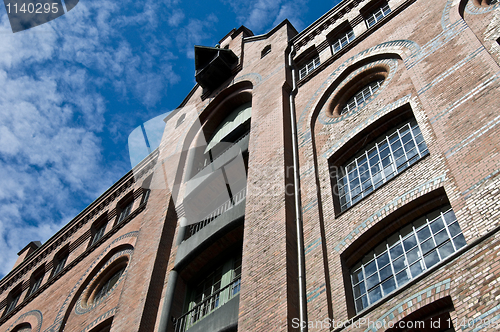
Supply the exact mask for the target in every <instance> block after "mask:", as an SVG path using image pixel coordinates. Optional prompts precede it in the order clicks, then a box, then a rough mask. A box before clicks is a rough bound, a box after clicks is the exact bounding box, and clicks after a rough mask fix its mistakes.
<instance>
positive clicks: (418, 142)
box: [331, 118, 429, 212]
mask: <svg viewBox="0 0 500 332" xmlns="http://www.w3.org/2000/svg"><path fill="white" fill-rule="evenodd" d="M366 137H368V136H366ZM428 154H429V151H428V150H427V144H426V143H425V141H424V138H423V136H422V133H421V131H420V128H419V126H418V124H417V122H416V121H415V119H414V118H410V119H408V120H405V121H404V122H403V123H402V124H401V123H400V124H399V125H397V126H396V127H393V128H391V129H389V130H387V131H386V132H385V133H384V134H382V135H381V136H379V137H378V138H376V139H375V140H374V141H372V142H371V143H370V144H367V145H365V146H364V147H361V148H360V151H359V152H358V153H357V154H356V155H355V156H354V158H351V159H350V160H348V161H347V162H346V163H343V164H341V165H331V167H332V169H333V170H334V171H333V172H334V173H336V175H337V176H336V178H337V182H336V185H334V194H335V195H334V196H335V197H337V198H338V205H337V207H338V208H339V210H340V211H339V212H342V211H345V210H346V209H347V208H349V207H351V206H352V205H353V204H355V203H357V202H358V201H360V200H361V199H362V198H364V197H366V196H367V195H369V194H370V193H371V192H373V191H374V190H376V189H377V188H379V187H380V186H381V185H383V184H384V183H386V182H387V181H389V180H391V179H392V178H393V177H395V176H396V175H398V174H399V173H401V172H403V171H404V170H405V169H407V168H408V167H410V166H411V165H413V164H414V163H416V162H417V161H418V160H420V159H422V158H423V157H424V156H426V155H428Z"/></svg>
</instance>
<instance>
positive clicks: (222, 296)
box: [174, 277, 241, 332]
mask: <svg viewBox="0 0 500 332" xmlns="http://www.w3.org/2000/svg"><path fill="white" fill-rule="evenodd" d="M240 286H241V277H237V278H235V279H234V280H233V281H232V282H231V283H229V285H227V286H225V287H223V288H221V289H219V290H218V291H216V292H215V293H213V294H212V295H210V296H208V297H207V298H205V299H203V301H201V302H200V303H198V304H197V305H195V306H194V307H193V308H192V309H191V310H189V311H188V312H186V313H185V314H184V315H182V316H180V317H179V318H177V319H176V320H175V321H174V330H175V332H183V331H186V330H187V329H189V328H190V327H191V326H193V325H194V324H195V323H196V322H197V321H199V320H201V319H202V318H203V317H205V316H207V315H208V314H210V313H211V312H213V311H214V310H215V309H217V308H219V307H220V306H222V305H224V304H225V303H227V302H228V301H229V300H230V299H232V298H233V297H234V296H235V295H237V294H238V293H239V292H240Z"/></svg>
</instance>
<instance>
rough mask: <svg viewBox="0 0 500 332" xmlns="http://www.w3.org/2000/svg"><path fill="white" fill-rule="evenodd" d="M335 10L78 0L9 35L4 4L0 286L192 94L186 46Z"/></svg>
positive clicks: (288, 3) (0, 20)
mask: <svg viewBox="0 0 500 332" xmlns="http://www.w3.org/2000/svg"><path fill="white" fill-rule="evenodd" d="M339 1H340V0H327V1H313V0H257V1H247V0H231V1H229V0H215V1H207V0H192V1H190V2H183V1H176V0H143V1H139V2H138V1H130V0H120V1H116V0H115V1H111V0H99V1H96V0H80V2H79V3H78V5H77V6H76V7H75V8H73V9H72V10H71V11H69V12H67V13H66V14H65V15H63V16H61V17H59V18H56V19H55V20H53V21H50V22H48V23H45V24H42V25H40V26H37V27H34V28H31V29H28V30H25V31H21V32H17V33H12V30H11V28H10V25H9V20H8V17H7V13H6V8H5V7H3V6H2V8H1V9H0V39H1V42H0V87H2V89H0V278H1V277H3V276H5V275H6V274H7V273H9V271H10V270H11V269H12V267H13V265H14V263H15V261H16V259H17V252H19V250H21V249H22V248H24V247H25V246H26V245H27V244H28V243H29V242H30V241H37V240H38V241H41V242H42V243H43V242H45V241H46V240H47V239H49V238H50V237H51V236H52V235H54V234H55V233H56V232H57V231H58V230H59V229H60V228H61V227H63V226H64V225H65V224H67V223H68V222H69V221H71V219H72V218H74V217H75V216H76V215H77V214H78V213H79V212H81V211H82V210H83V209H84V208H85V207H86V206H87V205H88V204H90V203H91V202H92V201H94V200H95V199H96V198H97V197H99V196H100V195H101V194H102V193H103V192H104V191H105V190H106V189H107V188H109V187H110V186H111V185H112V184H113V183H114V182H116V181H117V180H119V179H120V178H121V177H122V176H123V175H125V174H126V173H127V172H128V171H129V170H130V169H131V160H130V156H129V153H128V146H127V144H128V137H129V135H130V134H131V133H132V132H133V131H134V129H136V128H137V127H138V126H141V124H143V123H146V122H147V121H148V120H150V119H153V118H158V119H160V118H162V117H163V114H165V113H167V112H169V111H172V110H174V109H175V108H176V107H177V106H178V105H179V104H180V103H181V102H182V100H183V99H184V97H185V96H186V95H187V93H189V91H190V90H191V89H192V87H193V86H194V85H195V79H194V45H203V46H214V45H215V44H217V43H218V42H219V40H220V39H221V38H222V37H224V36H225V35H226V34H227V33H228V32H230V31H231V30H232V29H233V28H238V27H240V26H241V25H244V26H246V27H247V28H249V29H250V30H252V31H253V32H254V34H255V35H259V34H264V33H266V32H268V31H269V30H271V29H272V28H273V27H274V26H276V25H277V24H279V23H280V22H281V21H283V20H284V19H288V20H289V21H290V22H291V23H292V24H293V25H294V27H295V28H296V29H297V30H298V31H302V30H303V29H304V28H306V27H307V26H308V25H310V24H311V23H313V22H314V21H315V20H317V19H318V18H319V17H321V16H322V15H323V14H324V13H325V12H327V11H328V10H330V9H331V8H332V7H333V6H334V5H335V4H337V3H338V2H339ZM153 148H154V147H153Z"/></svg>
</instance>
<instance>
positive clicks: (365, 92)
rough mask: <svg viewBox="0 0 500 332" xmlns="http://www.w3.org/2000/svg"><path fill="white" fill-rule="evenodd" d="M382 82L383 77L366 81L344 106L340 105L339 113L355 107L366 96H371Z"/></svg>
mask: <svg viewBox="0 0 500 332" xmlns="http://www.w3.org/2000/svg"><path fill="white" fill-rule="evenodd" d="M382 83H384V79H383V78H379V79H377V80H375V81H373V82H371V83H368V84H367V85H365V86H364V87H363V88H362V89H361V90H359V91H358V92H357V93H355V94H354V95H353V96H352V97H350V98H349V99H348V100H347V102H346V104H345V106H344V107H342V110H341V111H340V114H341V115H342V114H344V113H347V112H349V111H351V110H353V109H355V108H356V107H358V106H360V105H361V104H363V103H364V102H365V101H366V100H368V98H370V97H371V96H373V95H374V94H375V92H376V91H377V90H378V89H379V88H380V86H381V85H382Z"/></svg>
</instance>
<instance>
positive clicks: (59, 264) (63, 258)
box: [52, 254, 68, 276]
mask: <svg viewBox="0 0 500 332" xmlns="http://www.w3.org/2000/svg"><path fill="white" fill-rule="evenodd" d="M67 259H68V254H65V255H62V256H61V257H60V258H59V259H58V261H57V265H56V267H55V268H54V272H53V273H52V276H55V275H56V274H58V273H59V272H61V271H62V269H63V268H64V265H65V264H66V260H67Z"/></svg>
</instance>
